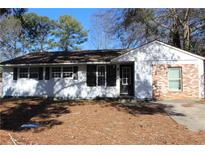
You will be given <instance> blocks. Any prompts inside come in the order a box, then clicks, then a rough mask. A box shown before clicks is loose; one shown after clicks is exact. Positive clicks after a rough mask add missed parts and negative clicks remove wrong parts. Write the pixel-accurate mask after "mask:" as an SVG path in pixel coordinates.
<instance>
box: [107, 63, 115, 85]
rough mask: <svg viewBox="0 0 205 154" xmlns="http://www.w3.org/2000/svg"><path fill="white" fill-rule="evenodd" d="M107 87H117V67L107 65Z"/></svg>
mask: <svg viewBox="0 0 205 154" xmlns="http://www.w3.org/2000/svg"><path fill="white" fill-rule="evenodd" d="M107 86H116V65H107Z"/></svg>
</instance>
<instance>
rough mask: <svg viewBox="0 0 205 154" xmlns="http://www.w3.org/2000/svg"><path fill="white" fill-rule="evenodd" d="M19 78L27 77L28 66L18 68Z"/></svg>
mask: <svg viewBox="0 0 205 154" xmlns="http://www.w3.org/2000/svg"><path fill="white" fill-rule="evenodd" d="M19 78H28V68H20V69H19Z"/></svg>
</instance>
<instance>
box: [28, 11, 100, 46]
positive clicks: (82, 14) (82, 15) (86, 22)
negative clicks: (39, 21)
mask: <svg viewBox="0 0 205 154" xmlns="http://www.w3.org/2000/svg"><path fill="white" fill-rule="evenodd" d="M99 10H100V9H88V8H87V9H28V12H34V13H36V14H38V15H40V16H48V17H49V18H50V19H53V20H57V19H58V17H59V16H62V15H71V16H72V17H74V18H75V19H77V20H78V21H79V22H80V23H81V24H82V26H83V27H84V29H85V30H89V29H90V27H91V23H90V21H91V17H92V15H93V14H94V13H95V12H97V11H99ZM88 39H89V33H88ZM91 48H92V46H91V45H90V43H89V41H87V42H86V43H84V44H83V45H82V49H91Z"/></svg>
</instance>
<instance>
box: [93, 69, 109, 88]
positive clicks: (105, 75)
mask: <svg viewBox="0 0 205 154" xmlns="http://www.w3.org/2000/svg"><path fill="white" fill-rule="evenodd" d="M99 67H104V69H105V74H104V80H105V84H104V85H98V77H99V76H101V75H99V74H98V72H99V71H98V70H99ZM96 86H97V87H107V66H106V65H97V71H96Z"/></svg>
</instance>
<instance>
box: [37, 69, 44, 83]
mask: <svg viewBox="0 0 205 154" xmlns="http://www.w3.org/2000/svg"><path fill="white" fill-rule="evenodd" d="M38 80H43V67H39V68H38Z"/></svg>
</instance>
